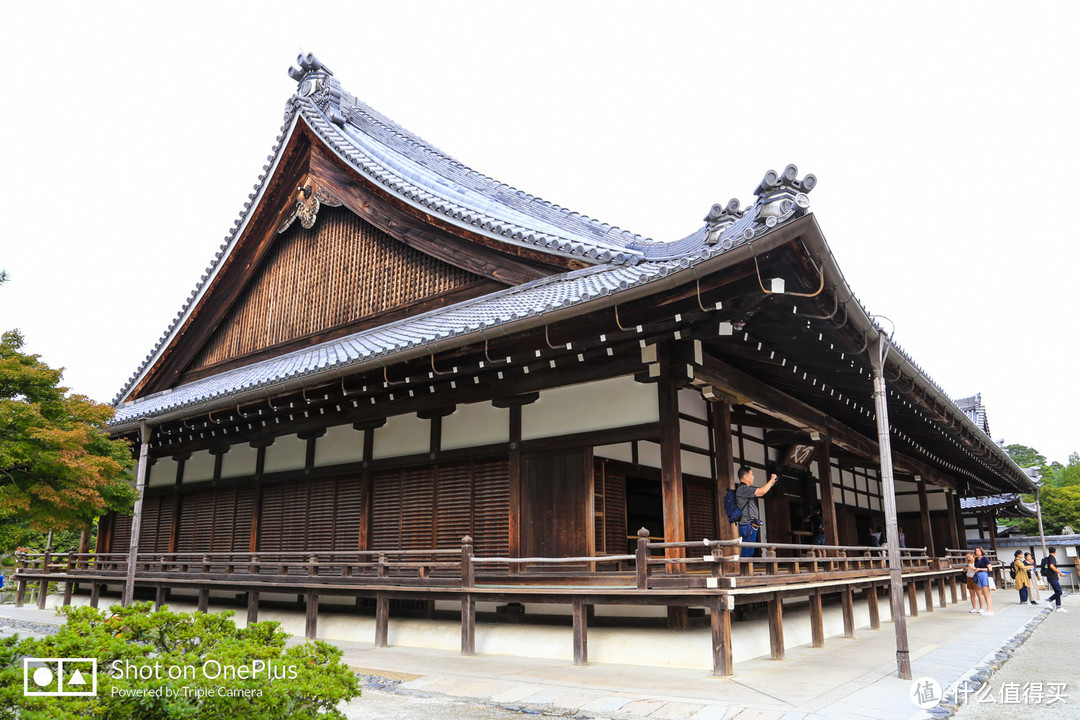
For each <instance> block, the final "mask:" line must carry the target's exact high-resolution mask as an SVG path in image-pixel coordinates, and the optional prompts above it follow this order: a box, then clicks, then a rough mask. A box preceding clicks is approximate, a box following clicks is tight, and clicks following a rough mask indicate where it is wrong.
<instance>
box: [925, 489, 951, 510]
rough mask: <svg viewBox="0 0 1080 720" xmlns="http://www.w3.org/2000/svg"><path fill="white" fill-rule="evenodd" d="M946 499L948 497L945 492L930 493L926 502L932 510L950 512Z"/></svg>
mask: <svg viewBox="0 0 1080 720" xmlns="http://www.w3.org/2000/svg"><path fill="white" fill-rule="evenodd" d="M945 498H946V495H945V493H943V492H939V493H929V494H928V495H927V497H926V502H927V505H929V506H930V509H931V510H948V509H949V505H948V501H947V500H946V499H945Z"/></svg>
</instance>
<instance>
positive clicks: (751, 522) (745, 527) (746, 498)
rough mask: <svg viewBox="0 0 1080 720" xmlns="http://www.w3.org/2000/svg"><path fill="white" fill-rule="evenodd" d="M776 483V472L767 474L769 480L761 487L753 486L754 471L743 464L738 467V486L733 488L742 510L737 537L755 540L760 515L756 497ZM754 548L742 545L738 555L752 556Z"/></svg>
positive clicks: (743, 539) (736, 501) (759, 523)
mask: <svg viewBox="0 0 1080 720" xmlns="http://www.w3.org/2000/svg"><path fill="white" fill-rule="evenodd" d="M775 484H776V473H773V474H772V475H770V476H769V482H767V483H765V484H764V485H762V486H761V487H754V471H753V470H751V469H750V468H748V467H747V466H745V465H743V466H742V467H741V468H739V486H738V487H736V488H735V504H736V505H737V506H738V508H739V509H740V510H741V511H742V517H740V518H739V537H740V538H742V541H743V542H748V543H752V542H757V537H758V528H760V527H761V517H760V515H758V506H757V499H758V498H759V497H762V496H763V495H764V494H765V493H767V492H769V491H770V490H772V487H773V485H775ZM754 550H756V548H750V547H744V548H743V549H742V550H740V551H739V556H740V557H753V556H754Z"/></svg>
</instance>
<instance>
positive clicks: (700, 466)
mask: <svg viewBox="0 0 1080 720" xmlns="http://www.w3.org/2000/svg"><path fill="white" fill-rule="evenodd" d="M682 471H683V473H685V474H688V475H700V476H701V477H707V478H711V477H712V476H713V471H712V462H711V460H710V459H709V456H708V455H702V454H701V453H696V452H690V451H689V450H683V451H682Z"/></svg>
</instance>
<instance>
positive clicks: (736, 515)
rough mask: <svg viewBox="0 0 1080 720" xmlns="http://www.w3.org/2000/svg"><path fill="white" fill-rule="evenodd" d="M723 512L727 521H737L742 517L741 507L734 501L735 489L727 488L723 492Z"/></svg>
mask: <svg viewBox="0 0 1080 720" xmlns="http://www.w3.org/2000/svg"><path fill="white" fill-rule="evenodd" d="M724 514H725V515H727V519H728V522H733V523H737V522H739V520H740V519H741V518H742V508H740V507H739V504H738V503H737V502H735V491H734V490H728V491H727V492H726V493H724Z"/></svg>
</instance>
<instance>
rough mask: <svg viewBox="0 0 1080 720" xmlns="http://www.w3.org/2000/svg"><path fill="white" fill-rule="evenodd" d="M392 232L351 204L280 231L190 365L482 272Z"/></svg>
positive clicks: (326, 325) (405, 301)
mask: <svg viewBox="0 0 1080 720" xmlns="http://www.w3.org/2000/svg"><path fill="white" fill-rule="evenodd" d="M477 279H478V277H477V276H475V275H472V274H471V273H468V272H466V271H465V270H461V269H459V268H456V267H453V266H452V265H448V264H447V263H444V262H442V261H441V260H436V259H435V258H433V257H430V256H429V255H426V254H424V253H422V252H420V251H418V250H414V249H412V248H410V247H408V246H406V245H404V244H402V243H401V242H399V241H397V240H395V239H393V238H391V237H390V236H389V235H387V234H386V233H384V232H382V231H381V230H378V229H377V228H375V227H373V226H372V225H369V224H368V223H366V222H364V221H363V220H361V219H360V218H358V217H357V216H355V215H353V214H352V213H350V212H349V211H347V210H345V209H343V208H323V210H322V212H321V213H320V215H319V220H318V222H317V223H316V224H315V227H313V228H312V229H310V230H305V229H304V228H303V227H301V225H300V223H294V224H293V225H292V227H290V228H289V230H287V231H286V232H285V233H284V234H282V235H281V236H280V237H279V238H278V239H277V244H276V246H275V247H274V249H273V250H271V252H270V255H269V256H268V257H267V259H266V260H265V261H264V263H263V267H262V269H261V270H260V271H259V273H258V275H257V276H256V277H255V278H254V279H253V280H252V281H251V283H250V284H249V286H248V288H247V289H246V290H245V291H244V292H243V294H242V295H241V296H240V298H239V300H238V301H237V303H236V305H235V306H234V307H233V309H232V310H231V311H230V312H229V314H228V315H227V316H226V317H225V319H224V320H223V321H222V323H221V324H220V326H219V327H218V330H217V331H216V332H215V333H214V334H213V335H212V336H211V338H210V339H209V341H208V342H207V344H206V346H205V347H204V348H203V349H202V351H201V352H200V354H199V355H198V357H197V358H196V359H195V361H194V362H193V363H192V365H191V367H189V368H188V369H189V370H192V371H193V370H198V369H200V368H203V367H206V366H210V365H214V364H216V363H221V362H226V361H228V360H232V359H235V358H238V357H243V356H246V355H249V354H251V353H254V352H257V351H259V350H263V349H265V348H270V347H273V346H276V345H279V344H281V343H287V342H290V341H293V340H298V339H301V338H304V337H309V336H312V335H316V334H318V333H323V332H326V331H328V330H331V329H333V328H336V327H341V326H347V325H349V324H350V323H355V322H357V321H359V320H362V319H364V318H368V317H371V316H374V315H377V314H379V313H381V312H383V311H385V310H389V309H392V308H397V307H402V306H407V305H409V304H412V303H414V302H416V301H418V300H421V299H423V298H426V297H429V296H432V295H438V294H440V293H443V292H446V291H449V290H452V289H454V288H457V287H461V286H463V285H467V284H468V283H470V282H472V281H475V280H477Z"/></svg>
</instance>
